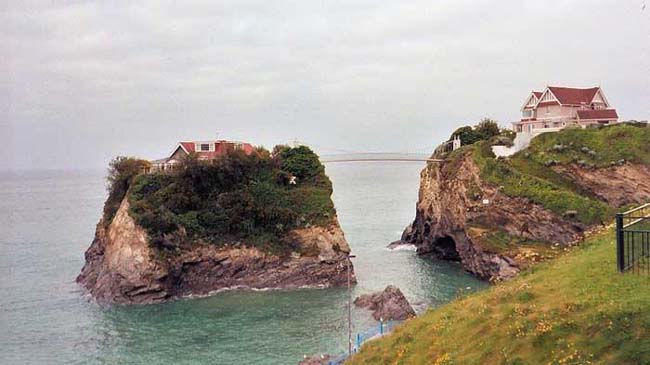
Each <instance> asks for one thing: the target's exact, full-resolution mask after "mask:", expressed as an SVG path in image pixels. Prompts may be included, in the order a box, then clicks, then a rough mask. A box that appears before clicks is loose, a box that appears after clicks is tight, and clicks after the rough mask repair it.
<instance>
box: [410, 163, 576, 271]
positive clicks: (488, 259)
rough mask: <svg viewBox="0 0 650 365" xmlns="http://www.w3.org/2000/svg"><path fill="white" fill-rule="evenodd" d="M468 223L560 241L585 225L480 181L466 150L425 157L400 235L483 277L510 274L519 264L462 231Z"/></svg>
mask: <svg viewBox="0 0 650 365" xmlns="http://www.w3.org/2000/svg"><path fill="white" fill-rule="evenodd" d="M478 191H480V192H481V194H480V196H478V197H477V196H476V194H475V192H478ZM471 225H475V226H484V227H498V228H499V229H501V230H503V231H505V232H506V233H508V234H509V235H513V236H520V237H524V238H527V239H531V240H543V241H548V242H556V243H560V244H567V243H570V242H574V241H576V240H578V239H580V238H581V237H582V234H583V231H584V229H585V227H583V226H582V225H580V224H578V223H573V222H570V221H568V220H564V219H562V218H561V217H559V216H557V215H555V214H554V213H553V212H551V211H549V210H547V209H544V208H543V207H541V206H540V205H537V204H534V203H532V202H530V201H528V200H527V199H524V198H512V197H508V196H506V195H504V194H503V193H501V192H500V191H499V189H498V187H494V186H490V185H488V184H486V183H484V182H483V181H482V180H481V178H480V171H479V168H478V166H476V164H475V163H474V161H473V159H472V156H471V154H470V153H469V152H468V153H466V154H465V155H464V156H463V157H462V158H459V159H457V160H453V161H448V162H443V163H429V164H428V166H427V167H426V168H425V169H424V170H422V173H421V175H420V191H419V199H418V203H417V207H416V217H415V221H414V222H413V224H412V225H410V226H409V227H407V228H406V230H405V231H404V233H403V235H402V241H404V242H408V243H412V244H415V245H416V246H417V248H418V250H417V251H418V253H419V254H422V255H431V256H433V257H436V258H438V259H443V260H452V261H460V262H461V263H462V265H463V268H464V269H465V270H467V271H469V272H471V273H473V274H475V275H476V276H478V277H480V278H483V279H497V280H503V279H509V278H512V277H514V276H515V275H516V274H517V273H518V272H519V270H520V269H519V266H518V265H517V263H516V262H515V260H514V259H512V258H511V257H508V256H505V255H502V254H499V253H494V252H490V251H488V250H485V249H484V248H482V247H481V246H480V245H478V244H477V243H476V242H473V241H472V239H471V238H470V236H469V235H468V234H467V228H468V227H469V226H471Z"/></svg>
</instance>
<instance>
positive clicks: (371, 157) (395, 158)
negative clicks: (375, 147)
mask: <svg viewBox="0 0 650 365" xmlns="http://www.w3.org/2000/svg"><path fill="white" fill-rule="evenodd" d="M442 161H443V160H441V159H437V158H429V157H426V155H409V154H403V153H383V152H374V153H359V154H345V155H323V156H321V162H322V163H344V162H442Z"/></svg>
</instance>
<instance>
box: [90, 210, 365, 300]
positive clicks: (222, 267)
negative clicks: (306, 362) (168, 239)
mask: <svg viewBox="0 0 650 365" xmlns="http://www.w3.org/2000/svg"><path fill="white" fill-rule="evenodd" d="M288 238H289V239H290V240H293V242H296V243H298V244H299V245H300V246H301V247H303V248H306V249H308V250H307V251H309V252H312V251H313V252H316V253H317V254H315V255H299V254H288V255H285V256H278V255H272V254H269V253H266V252H263V251H260V250H259V249H257V248H254V247H244V246H242V245H240V244H234V243H233V244H232V245H229V246H227V247H223V248H220V247H216V246H213V245H207V244H201V243H196V244H194V245H192V247H191V248H184V249H183V250H182V251H181V253H180V254H177V255H171V254H170V255H169V256H166V257H163V256H162V255H161V254H160V253H159V252H158V251H157V250H155V249H153V248H151V247H150V245H149V237H148V235H147V233H146V232H145V231H144V229H143V228H142V227H139V226H138V225H137V224H135V222H134V220H133V219H132V218H131V216H130V215H129V203H128V199H124V200H123V201H122V204H121V205H120V208H119V210H118V211H117V213H116V214H115V217H114V219H113V221H112V222H111V223H110V224H108V225H106V224H104V222H101V221H100V223H99V224H98V225H97V230H96V234H95V239H94V240H93V242H92V244H91V246H90V248H89V249H88V250H87V251H86V254H85V258H86V264H85V265H84V267H83V269H82V271H81V274H80V275H79V276H78V277H77V282H78V283H80V284H81V285H83V286H84V287H85V288H87V289H88V290H89V291H90V293H91V294H92V296H93V297H94V298H96V299H97V301H98V302H100V303H119V304H144V303H155V302H161V301H165V300H169V299H173V298H179V297H184V296H189V295H207V294H210V293H212V292H214V291H218V290H223V289H228V288H282V289H292V288H302V287H331V286H345V285H347V260H348V259H347V256H348V253H349V251H350V248H349V246H348V244H347V241H346V240H345V237H344V236H343V232H342V230H341V229H340V227H339V226H338V223H336V221H334V222H333V223H332V225H330V226H329V227H327V228H324V227H311V228H304V229H299V230H295V231H292V232H291V233H290V235H289V236H288ZM351 271H352V274H351V276H352V281H353V282H356V279H355V277H354V270H353V269H352V268H351Z"/></svg>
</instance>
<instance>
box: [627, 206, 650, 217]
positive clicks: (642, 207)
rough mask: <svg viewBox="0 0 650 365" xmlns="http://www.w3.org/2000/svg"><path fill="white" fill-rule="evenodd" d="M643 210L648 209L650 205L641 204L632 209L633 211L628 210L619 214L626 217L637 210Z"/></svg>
mask: <svg viewBox="0 0 650 365" xmlns="http://www.w3.org/2000/svg"><path fill="white" fill-rule="evenodd" d="M644 208H650V203H647V204H643V205H642V206H640V207H636V208H634V209H630V210H628V211H627V212H623V213H621V214H623V215H626V214H630V213H634V212H636V211H638V210H641V209H644Z"/></svg>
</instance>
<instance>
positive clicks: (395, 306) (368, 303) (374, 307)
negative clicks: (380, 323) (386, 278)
mask: <svg viewBox="0 0 650 365" xmlns="http://www.w3.org/2000/svg"><path fill="white" fill-rule="evenodd" d="M354 304H355V305H356V306H358V307H361V308H367V309H370V310H371V311H373V312H372V316H373V318H375V319H376V320H380V319H382V320H385V321H388V320H405V319H407V318H410V317H414V316H415V311H414V310H413V308H412V307H411V305H410V304H409V302H408V300H406V297H405V296H404V294H402V291H401V290H399V288H397V287H395V286H393V285H389V286H387V287H386V289H384V290H383V291H381V292H378V293H373V294H364V295H361V296H359V297H357V299H355V300H354Z"/></svg>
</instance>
